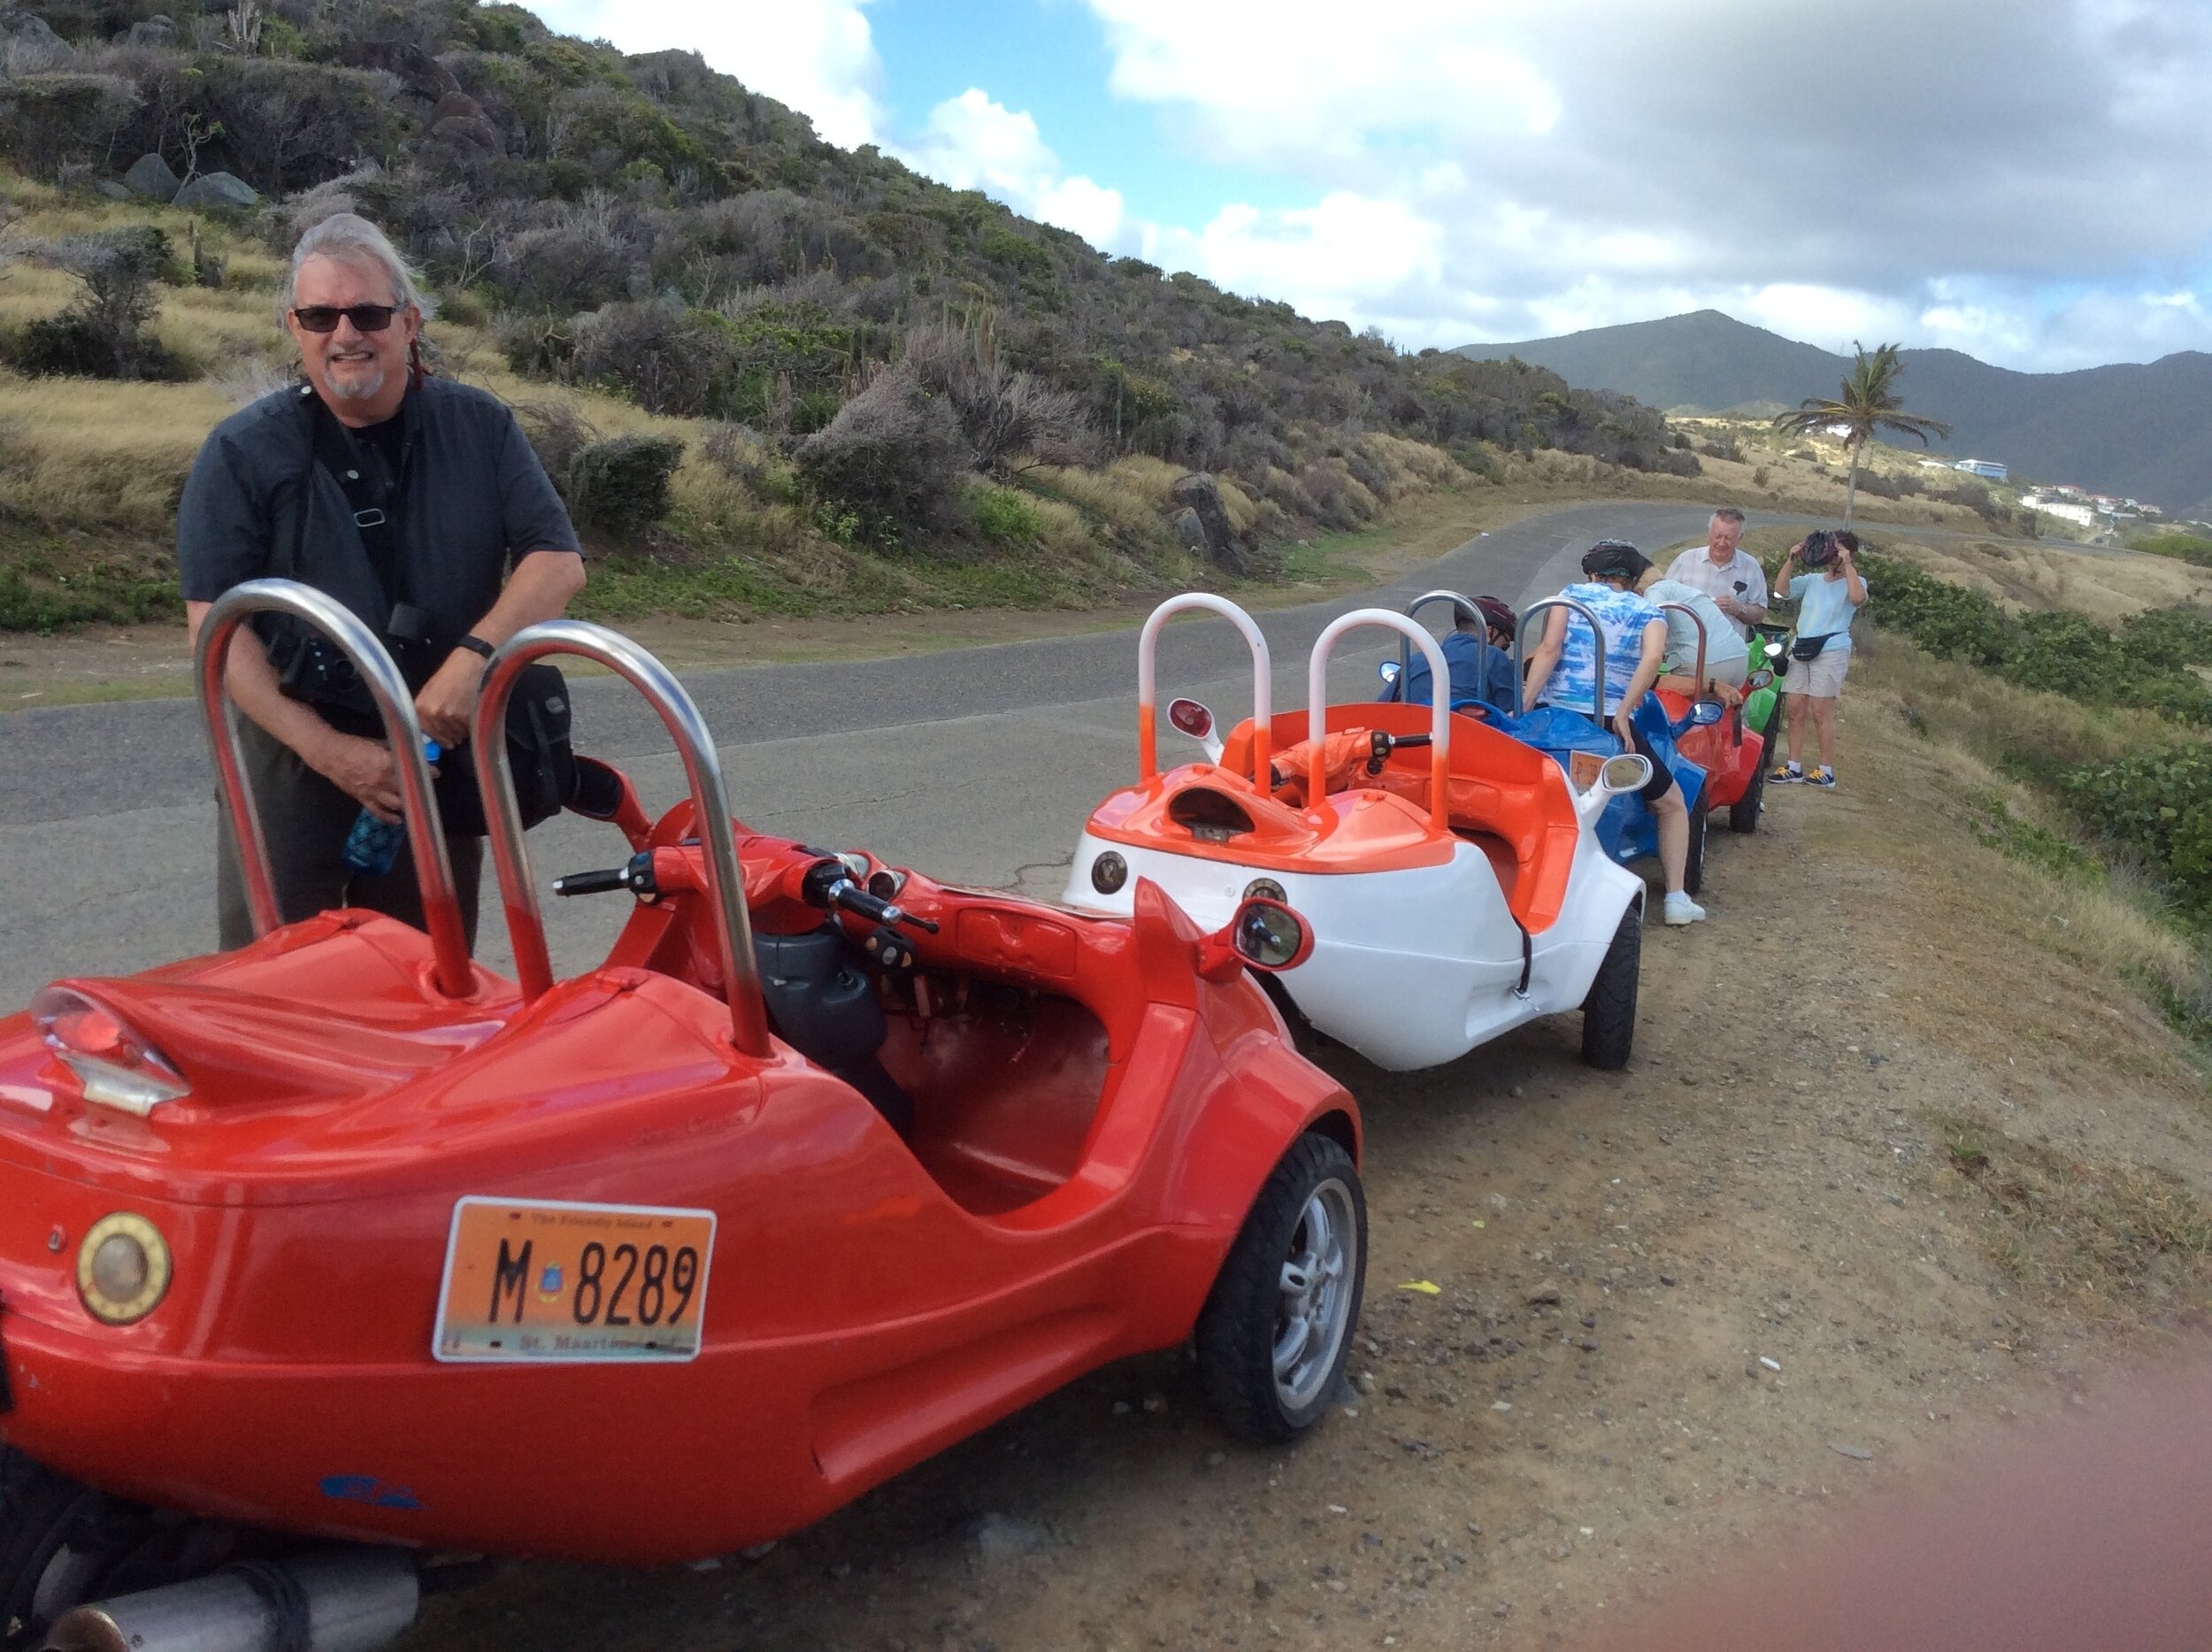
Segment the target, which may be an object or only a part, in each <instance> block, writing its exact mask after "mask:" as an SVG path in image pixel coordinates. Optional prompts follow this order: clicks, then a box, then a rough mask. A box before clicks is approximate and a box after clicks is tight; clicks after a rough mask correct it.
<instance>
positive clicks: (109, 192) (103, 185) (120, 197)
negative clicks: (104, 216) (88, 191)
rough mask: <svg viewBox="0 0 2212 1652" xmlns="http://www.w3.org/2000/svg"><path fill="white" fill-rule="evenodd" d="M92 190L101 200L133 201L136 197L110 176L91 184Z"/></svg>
mask: <svg viewBox="0 0 2212 1652" xmlns="http://www.w3.org/2000/svg"><path fill="white" fill-rule="evenodd" d="M92 188H93V192H94V193H95V194H96V195H97V196H99V197H100V198H101V199H102V200H103V201H135V200H137V199H138V197H137V196H134V195H133V194H132V193H131V192H130V191H129V190H128V189H126V188H124V187H123V186H122V185H121V184H119V183H118V182H116V181H115V180H114V179H112V178H103V179H101V180H100V181H99V182H97V183H96V184H94V185H93V186H92Z"/></svg>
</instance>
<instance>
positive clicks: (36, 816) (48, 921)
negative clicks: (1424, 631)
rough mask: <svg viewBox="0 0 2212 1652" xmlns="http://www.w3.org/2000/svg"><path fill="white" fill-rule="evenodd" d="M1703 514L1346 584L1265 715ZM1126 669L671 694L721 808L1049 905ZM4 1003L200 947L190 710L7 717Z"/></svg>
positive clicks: (1298, 625)
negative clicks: (695, 723) (1389, 610)
mask: <svg viewBox="0 0 2212 1652" xmlns="http://www.w3.org/2000/svg"><path fill="white" fill-rule="evenodd" d="M1705 514H1706V513H1705V511H1703V510H1702V509H1701V508H1700V507H1697V506H1694V505H1686V504H1685V505H1669V504H1638V503H1599V504H1588V505H1578V506H1575V507H1572V508H1570V509H1566V510H1562V511H1551V512H1548V513H1546V514H1545V515H1542V516H1540V517H1535V518H1532V519H1529V520H1527V521H1525V522H1522V523H1519V524H1517V525H1516V526H1512V527H1509V528H1503V529H1500V530H1498V531H1496V532H1494V533H1491V534H1485V535H1482V536H1480V537H1479V538H1476V539H1472V540H1470V541H1468V542H1466V543H1465V544H1463V545H1461V546H1460V547H1459V548H1458V549H1455V550H1453V551H1452V552H1450V553H1449V554H1448V555H1447V556H1445V557H1441V558H1440V559H1439V560H1438V561H1436V562H1434V563H1432V564H1431V565H1428V566H1426V567H1425V568H1422V569H1419V570H1417V571H1416V572H1414V573H1412V574H1409V575H1408V576H1407V577H1405V578H1403V579H1402V580H1397V581H1394V582H1393V583H1391V584H1389V585H1386V586H1384V587H1381V588H1379V589H1376V590H1374V591H1371V592H1368V593H1365V594H1363V595H1359V596H1357V597H1348V598H1340V599H1338V600H1335V601H1332V602H1327V603H1311V604H1309V605H1307V606H1304V607H1299V608H1286V609H1279V610H1276V611H1271V612H1269V613H1266V614H1264V615H1263V616H1261V617H1260V623H1261V625H1262V626H1263V629H1264V630H1265V632H1266V634H1267V637H1268V642H1269V647H1270V649H1271V653H1272V656H1273V658H1274V661H1275V696H1276V703H1277V704H1278V705H1299V704H1302V703H1304V697H1305V691H1304V674H1305V661H1306V656H1307V652H1308V650H1309V649H1310V647H1311V645H1312V642H1313V639H1314V638H1315V637H1316V636H1317V634H1319V632H1320V630H1321V628H1322V626H1325V624H1327V623H1328V621H1329V620H1330V619H1333V618H1334V617H1335V616H1336V615H1337V614H1340V613H1341V612H1343V611H1346V610H1347V609H1349V608H1352V607H1355V606H1363V605H1367V604H1370V603H1373V604H1379V605H1382V606H1386V607H1402V605H1403V604H1404V603H1406V602H1408V601H1409V600H1410V599H1411V598H1412V597H1413V596H1414V595H1417V594H1419V593H1420V592H1422V591H1425V590H1427V589H1430V588H1433V587H1437V586H1443V587H1448V588H1454V589H1458V590H1463V591H1467V592H1471V593H1472V592H1482V591H1487V592H1494V593H1496V594H1498V595H1504V596H1507V597H1509V598H1511V599H1514V600H1516V601H1520V600H1525V599H1527V598H1530V597H1532V596H1534V595H1539V594H1541V593H1544V592H1548V591H1554V590H1556V589H1558V588H1559V587H1560V586H1561V585H1563V584H1564V583H1566V582H1567V580H1569V579H1570V578H1571V577H1572V575H1573V572H1574V564H1575V559H1576V557H1578V555H1579V554H1580V552H1581V551H1582V549H1585V548H1586V546H1588V544H1589V543H1590V542H1592V541H1593V540H1594V539H1597V538H1600V537H1602V536H1604V535H1606V534H1615V535H1619V536H1624V537H1626V538H1630V539H1632V540H1634V541H1636V542H1638V543H1640V544H1643V545H1646V546H1649V547H1658V546H1663V545H1667V544H1670V543H1674V542H1680V541H1684V540H1687V539H1691V538H1694V537H1696V536H1698V535H1701V534H1702V532H1703V528H1704V521H1705ZM1754 520H1755V521H1758V520H1761V519H1760V518H1756V517H1755V519H1754ZM1774 520H1783V519H1782V518H1775V519H1774ZM1386 646H1387V645H1386V644H1385V643H1383V642H1380V641H1379V639H1378V641H1377V642H1375V643H1374V644H1373V645H1372V646H1363V643H1362V640H1361V639H1358V638H1355V639H1353V641H1352V642H1351V643H1350V644H1349V645H1348V646H1347V648H1346V649H1343V650H1341V651H1340V652H1341V660H1340V665H1339V668H1338V683H1339V688H1338V692H1344V693H1353V694H1364V693H1366V692H1368V691H1369V689H1370V688H1371V686H1372V684H1373V676H1372V672H1373V668H1374V662H1375V661H1376V660H1377V659H1379V657H1381V656H1382V654H1383V652H1384V651H1385V649H1386ZM1244 661H1245V655H1244V653H1243V650H1242V649H1241V648H1240V645H1239V644H1238V643H1237V642H1236V641H1235V639H1234V637H1233V636H1232V635H1231V634H1229V633H1228V631H1227V630H1226V629H1225V627H1223V626H1218V625H1217V624H1208V623H1199V624H1192V625H1187V626H1171V627H1170V629H1169V631H1168V633H1167V634H1166V635H1165V636H1164V638H1163V640H1162V647H1161V650H1160V672H1161V676H1160V680H1161V686H1162V689H1163V697H1165V696H1166V695H1169V694H1173V693H1198V694H1201V695H1203V696H1204V697H1205V698H1207V700H1208V701H1209V703H1211V704H1212V705H1213V706H1214V707H1215V709H1216V710H1217V711H1218V712H1219V713H1220V714H1221V715H1222V718H1223V719H1224V720H1225V721H1233V720H1235V719H1236V718H1239V717H1240V716H1242V715H1244V713H1245V711H1246V709H1247V707H1248V703H1249V702H1248V684H1249V681H1250V677H1249V672H1248V668H1247V667H1246V665H1245V664H1244ZM1135 682H1136V663H1135V649H1134V637H1133V633H1131V632H1128V631H1120V632H1108V633H1101V634H1092V635H1087V636H1081V637H1074V638H1069V639H1066V640H1063V641H1045V642H1017V643H1008V644H1004V645H1001V646H997V647H991V648H978V649H955V650H950V651H947V652H941V653H936V654H927V655H920V656H909V657H900V658H892V659H882V660H872V661H861V662H856V663H855V662H844V663H823V664H809V665H764V666H755V667H741V668H737V669H732V670H721V671H711V672H697V673H695V674H694V675H693V676H691V677H690V678H689V679H687V687H688V688H689V689H690V691H691V693H692V694H693V695H695V697H696V699H697V701H698V703H699V705H700V708H701V710H702V711H703V712H704V713H705V715H706V718H707V721H708V723H709V725H710V726H711V727H713V728H714V729H715V730H716V731H717V732H718V738H719V739H720V741H722V746H721V749H722V755H723V761H724V764H725V766H726V773H727V775H728V777H729V781H730V789H731V795H732V797H733V803H734V807H735V808H736V810H737V812H738V813H739V815H740V816H741V818H743V819H745V820H746V821H747V822H748V823H749V824H750V825H752V826H756V827H757V828H759V829H762V830H765V831H782V832H787V833H790V834H793V835H803V836H805V837H807V838H809V839H810V840H812V841H817V842H824V843H831V844H842V845H860V844H864V845H866V846H867V847H868V848H870V849H873V850H875V851H876V852H878V853H879V854H881V855H883V856H885V857H887V858H888V859H890V860H893V861H895V862H897V863H900V864H908V865H914V866H919V867H923V868H926V870H928V871H929V872H931V873H933V875H936V876H939V877H944V878H950V879H956V880H962V881H966V882H972V883H979V884H986V885H991V886H999V887H1020V888H1023V889H1024V890H1025V891H1026V892H1028V893H1031V894H1040V895H1056V894H1057V893H1058V891H1059V888H1060V887H1061V884H1062V882H1063V880H1064V872H1065V865H1066V861H1067V857H1068V854H1069V851H1070V846H1071V841H1072V839H1073V837H1074V834H1075V832H1076V830H1077V828H1078V826H1079V824H1080V822H1081V820H1082V818H1083V817H1084V816H1085V814H1086V813H1087V811H1088V810H1089V808H1090V806H1091V805H1092V804H1093V803H1094V802H1096V800H1097V799H1098V798H1100V797H1101V796H1102V795H1105V793H1106V792H1107V791H1108V790H1109V789H1110V788H1112V787H1113V786H1115V785H1118V784H1120V783H1122V782H1123V781H1125V780H1126V779H1127V778H1128V777H1129V775H1130V774H1131V773H1132V772H1133V767H1134V762H1135V757H1134V749H1135V740H1134V726H1135V717H1134V703H1135ZM575 698H576V704H577V731H578V741H579V744H580V745H581V746H583V747H585V748H586V749H589V750H591V751H593V752H595V753H596V754H598V755H601V756H603V757H608V758H610V759H611V760H613V761H615V762H617V763H619V764H621V765H623V766H624V767H625V768H626V769H627V770H629V772H631V773H632V774H633V775H634V777H635V778H636V779H637V780H638V782H639V784H640V785H641V787H642V788H644V789H645V791H646V794H647V796H648V799H649V802H651V803H654V804H655V805H656V806H664V805H665V804H666V803H670V802H672V801H673V800H674V798H675V796H676V795H677V793H678V789H679V788H680V785H681V776H680V770H679V769H678V767H677V765H676V760H675V758H674V757H673V755H672V753H671V752H670V751H669V749H668V741H667V739H666V736H665V735H664V734H663V732H662V731H661V728H660V726H659V724H658V722H657V719H655V718H653V717H652V715H651V713H650V712H649V711H647V710H646V708H645V706H644V704H643V703H642V702H641V700H639V699H637V698H636V696H635V695H633V694H631V692H630V691H629V690H628V689H627V688H625V687H624V686H623V685H621V684H619V683H618V682H615V681H612V680H588V681H583V682H580V683H579V684H578V685H577V690H576V695H575ZM1169 738H1170V739H1171V740H1172V739H1173V738H1174V737H1173V736H1169ZM0 776H5V777H6V779H5V783H4V785H0V1006H12V1005H17V1004H20V1003H23V1002H24V1001H25V1000H26V999H27V997H28V996H29V995H30V994H31V993H32V992H34V991H35V990H36V989H37V987H40V986H42V984H44V983H45V982H46V981H49V980H54V979H56V978H57V977H58V976H62V975H68V974H110V973H121V972H128V971H132V970H137V969H142V968H145V967H147V966H149V965H151V964H157V963H160V962H162V961H165V960H166V959H171V958H175V957H185V956H188V955H191V954H194V953H197V952H201V951H204V950H206V949H210V948H211V947H212V946H213V945H214V941H215V931H214V916H213V908H214V899H213V894H212V886H213V851H212V849H211V841H212V835H213V826H212V821H213V814H214V807H213V804H212V803H211V801H210V799H211V793H212V780H211V774H210V771H209V768H208V763H207V754H206V749H205V740H204V735H203V734H202V732H201V726H200V721H199V714H198V711H197V710H196V706H195V705H193V704H192V703H188V702H184V701H157V702H139V703H126V704H115V705H86V706H67V707H56V708H52V709H50V710H44V711H19V712H16V713H13V714H12V715H10V716H7V717H5V718H0ZM530 841H531V848H532V851H533V856H534V861H535V866H536V870H537V872H538V874H539V878H540V880H541V883H542V882H543V881H544V880H546V879H548V878H549V877H550V876H551V875H553V874H555V873H557V872H564V871H573V870H576V869H579V868H580V867H584V866H593V865H603V864H612V863H613V862H614V861H616V860H617V859H618V858H619V857H620V853H621V845H620V843H619V841H618V839H617V838H615V837H614V835H613V834H611V833H610V832H609V831H607V829H606V828H604V827H598V826H592V825H590V824H589V823H588V822H584V821H580V820H577V819H574V818H561V819H559V820H556V821H552V822H549V823H548V824H547V825H546V826H542V827H541V828H540V829H539V830H538V831H536V832H534V833H533V834H531V840H530ZM626 906H627V903H626V902H621V901H618V900H616V899H614V898H612V897H602V898H600V899H596V900H582V901H574V902H550V903H549V911H548V914H547V918H548V926H549V932H550V938H551V940H552V941H553V944H554V949H555V953H556V959H557V962H558V963H560V964H562V965H563V966H564V967H565V968H574V967H579V966H581V965H584V964H589V963H591V962H593V961H595V959H596V957H599V956H600V955H601V954H602V952H603V949H604V948H605V946H606V944H607V941H609V939H611V936H612V934H613V933H614V931H615V930H616V929H617V928H618V927H619V926H620V922H621V919H622V917H623V915H624V911H625V909H626ZM497 910H498V909H497V906H496V903H495V902H492V901H490V900H487V902H486V923H485V934H484V937H483V943H484V944H483V951H484V956H485V957H486V959H487V961H488V962H490V963H493V964H495V965H499V966H503V965H504V964H505V962H506V959H505V937H504V935H503V934H500V933H499V924H498V920H497V917H496V913H497Z"/></svg>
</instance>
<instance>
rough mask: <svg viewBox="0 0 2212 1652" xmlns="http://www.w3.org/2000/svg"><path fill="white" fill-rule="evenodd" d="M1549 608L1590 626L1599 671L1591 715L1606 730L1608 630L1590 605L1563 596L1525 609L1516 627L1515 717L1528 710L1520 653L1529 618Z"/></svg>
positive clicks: (1543, 600) (1514, 664)
mask: <svg viewBox="0 0 2212 1652" xmlns="http://www.w3.org/2000/svg"><path fill="white" fill-rule="evenodd" d="M1547 608H1564V609H1567V610H1569V611H1571V612H1573V613H1578V614H1580V615H1581V616H1582V623H1583V624H1585V625H1586V626H1589V627H1590V636H1591V638H1592V640H1593V641H1594V642H1595V643H1596V645H1597V649H1596V656H1595V659H1594V665H1595V666H1596V670H1597V703H1596V705H1595V706H1594V707H1593V708H1592V710H1591V712H1590V715H1591V716H1592V717H1594V718H1596V719H1597V722H1598V726H1600V727H1603V726H1604V725H1605V627H1604V626H1601V625H1600V624H1598V617H1597V616H1596V615H1595V614H1594V613H1592V612H1591V611H1590V610H1589V607H1588V605H1587V604H1586V603H1582V602H1581V601H1579V600H1578V599H1577V598H1575V597H1572V596H1568V595H1558V596H1547V597H1543V598H1541V599H1540V600H1539V601H1537V602H1533V603H1530V604H1529V605H1528V606H1527V607H1526V608H1524V609H1523V610H1521V620H1520V623H1519V624H1518V625H1517V626H1514V627H1513V715H1514V716H1516V717H1518V716H1520V715H1521V714H1522V713H1523V712H1525V711H1527V710H1528V704H1527V702H1528V688H1527V685H1526V683H1525V681H1524V680H1523V679H1522V675H1521V654H1522V650H1523V649H1524V648H1525V645H1526V643H1527V642H1528V622H1529V617H1530V616H1531V615H1532V614H1540V613H1542V612H1543V611H1544V610H1546V609H1547ZM1561 646H1562V648H1564V646H1565V639H1564V638H1562V639H1561Z"/></svg>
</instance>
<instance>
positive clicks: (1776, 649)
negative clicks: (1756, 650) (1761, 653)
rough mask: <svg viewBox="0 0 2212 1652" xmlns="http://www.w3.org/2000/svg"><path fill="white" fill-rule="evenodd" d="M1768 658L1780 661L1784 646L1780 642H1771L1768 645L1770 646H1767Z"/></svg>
mask: <svg viewBox="0 0 2212 1652" xmlns="http://www.w3.org/2000/svg"><path fill="white" fill-rule="evenodd" d="M1767 657H1768V658H1769V659H1770V660H1778V659H1780V658H1781V657H1782V645H1781V644H1780V643H1779V642H1770V643H1768V644H1767Z"/></svg>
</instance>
